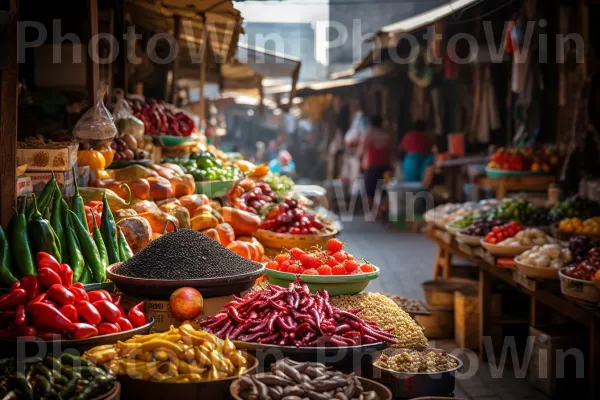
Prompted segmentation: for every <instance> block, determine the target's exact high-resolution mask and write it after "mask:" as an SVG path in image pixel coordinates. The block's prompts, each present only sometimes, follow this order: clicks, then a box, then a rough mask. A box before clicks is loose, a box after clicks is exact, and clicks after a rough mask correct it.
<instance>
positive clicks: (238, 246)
mask: <svg viewBox="0 0 600 400" xmlns="http://www.w3.org/2000/svg"><path fill="white" fill-rule="evenodd" d="M226 247H227V248H228V249H229V250H231V251H233V252H234V253H235V254H237V255H239V256H242V257H244V258H247V259H248V260H250V249H249V248H248V244H247V243H246V242H242V241H238V240H236V241H234V242H231V243H229V244H228V245H227V246H226Z"/></svg>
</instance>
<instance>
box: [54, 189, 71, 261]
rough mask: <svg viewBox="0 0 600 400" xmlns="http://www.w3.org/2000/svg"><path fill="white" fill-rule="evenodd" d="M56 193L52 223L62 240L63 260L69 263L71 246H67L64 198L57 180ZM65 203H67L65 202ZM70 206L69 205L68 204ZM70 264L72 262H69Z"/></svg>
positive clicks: (59, 238) (60, 240)
mask: <svg viewBox="0 0 600 400" xmlns="http://www.w3.org/2000/svg"><path fill="white" fill-rule="evenodd" d="M55 186H56V190H55V193H56V195H55V196H54V200H53V204H52V214H51V215H50V225H51V226H52V229H54V232H56V236H58V241H59V242H60V252H61V256H62V258H63V260H62V262H63V263H65V264H69V257H68V254H69V248H68V246H67V236H66V235H65V229H64V225H63V221H64V219H65V218H64V211H63V207H62V202H63V198H62V196H61V195H60V189H59V188H58V183H56V182H55ZM65 204H67V203H66V202H65ZM67 208H68V206H67ZM69 265H70V264H69Z"/></svg>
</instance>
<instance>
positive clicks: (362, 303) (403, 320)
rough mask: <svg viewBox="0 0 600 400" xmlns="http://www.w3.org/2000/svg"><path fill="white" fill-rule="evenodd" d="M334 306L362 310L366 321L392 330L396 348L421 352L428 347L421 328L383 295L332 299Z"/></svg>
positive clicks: (361, 314)
mask: <svg viewBox="0 0 600 400" xmlns="http://www.w3.org/2000/svg"><path fill="white" fill-rule="evenodd" d="M331 302H332V304H333V305H334V306H336V307H339V308H340V309H342V310H360V311H359V312H358V315H359V316H360V317H361V318H362V319H364V320H365V321H369V322H374V323H376V324H377V325H378V326H380V327H382V328H383V329H386V330H389V329H392V333H393V334H394V336H395V337H396V342H397V343H396V344H394V347H402V348H407V349H417V350H421V349H424V348H426V347H427V338H426V337H425V335H424V334H423V328H421V327H420V326H419V325H418V324H417V323H416V322H415V321H414V320H413V319H412V318H411V317H410V316H409V315H408V314H407V313H406V312H405V311H404V310H402V309H401V308H400V307H398V305H397V304H396V303H395V302H394V301H393V300H392V299H390V298H388V297H386V296H384V295H382V294H381V293H361V294H357V295H353V296H336V297H332V298H331Z"/></svg>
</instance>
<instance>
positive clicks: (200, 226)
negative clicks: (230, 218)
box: [190, 213, 219, 231]
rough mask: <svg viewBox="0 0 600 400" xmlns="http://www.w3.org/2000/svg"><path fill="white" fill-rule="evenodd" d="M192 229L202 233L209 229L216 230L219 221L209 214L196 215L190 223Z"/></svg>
mask: <svg viewBox="0 0 600 400" xmlns="http://www.w3.org/2000/svg"><path fill="white" fill-rule="evenodd" d="M190 222H191V224H192V229H193V230H196V231H203V230H206V229H210V228H216V227H217V225H219V221H217V219H216V218H215V217H214V216H213V215H212V214H210V213H202V214H199V215H196V216H195V217H194V218H192V220H191V221H190Z"/></svg>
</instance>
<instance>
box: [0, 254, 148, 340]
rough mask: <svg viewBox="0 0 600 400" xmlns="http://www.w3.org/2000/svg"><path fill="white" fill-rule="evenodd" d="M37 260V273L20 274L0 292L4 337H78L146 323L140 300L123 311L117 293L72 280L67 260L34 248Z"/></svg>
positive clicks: (105, 333) (123, 329) (0, 324)
mask: <svg viewBox="0 0 600 400" xmlns="http://www.w3.org/2000/svg"><path fill="white" fill-rule="evenodd" d="M37 259H38V267H39V268H38V275H29V276H25V277H23V278H22V279H21V281H20V282H17V283H15V284H14V285H13V286H12V288H11V289H10V291H9V293H7V294H5V295H4V296H2V297H0V337H2V338H3V339H15V338H17V337H31V338H33V337H36V336H37V337H39V338H40V339H42V340H60V339H67V338H70V339H74V340H82V339H88V338H91V337H94V336H97V335H107V334H112V333H119V332H122V331H129V330H131V329H133V328H134V327H139V326H142V325H144V324H146V315H145V314H144V313H143V311H142V308H143V305H144V303H143V302H142V303H140V304H138V305H137V306H135V307H133V308H131V309H130V310H129V313H125V310H123V308H122V307H121V305H120V303H121V298H120V297H116V298H113V297H112V296H111V295H110V294H109V293H108V292H107V291H105V290H94V291H91V292H86V291H85V288H84V287H83V285H82V284H81V283H80V282H77V283H74V284H71V281H72V280H73V271H72V270H71V268H70V267H69V266H68V265H66V264H59V263H58V262H57V261H56V260H55V259H54V258H53V257H52V256H50V255H49V254H46V253H38V258H37Z"/></svg>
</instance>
